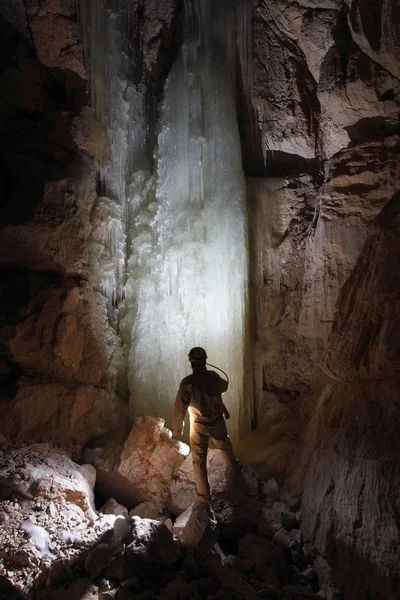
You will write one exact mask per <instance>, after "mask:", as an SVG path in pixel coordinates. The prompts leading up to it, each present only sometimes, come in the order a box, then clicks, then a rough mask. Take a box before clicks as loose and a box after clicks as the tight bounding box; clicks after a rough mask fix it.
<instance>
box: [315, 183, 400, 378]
mask: <svg viewBox="0 0 400 600" xmlns="http://www.w3.org/2000/svg"><path fill="white" fill-rule="evenodd" d="M399 254H400V201H399V197H398V195H396V196H394V197H393V199H392V200H391V202H390V203H389V204H388V205H387V206H386V207H385V208H384V209H383V211H382V213H381V214H380V215H379V217H377V218H376V219H375V221H374V222H373V224H372V227H371V233H370V235H369V237H368V239H367V241H366V243H365V246H364V249H363V251H362V253H361V255H360V258H359V260H358V261H357V264H356V266H355V268H354V270H353V272H352V274H351V276H350V278H349V279H348V281H347V282H346V284H345V286H344V287H343V290H342V293H341V296H340V300H339V304H338V312H337V318H336V320H335V323H334V325H333V328H332V333H331V336H330V338H329V342H328V348H327V351H326V354H325V356H324V358H323V362H322V365H323V368H324V369H325V370H326V371H327V372H328V373H329V374H331V375H332V376H334V377H335V378H336V379H340V380H342V381H343V380H345V381H357V380H360V379H361V380H363V379H378V378H379V379H392V378H396V377H399V376H400V359H399V356H400V353H399V349H400V331H399V320H398V314H399V313H400V294H399V285H398V284H399V281H400V266H399V261H398V260H393V259H394V257H396V256H398V255H399Z"/></svg>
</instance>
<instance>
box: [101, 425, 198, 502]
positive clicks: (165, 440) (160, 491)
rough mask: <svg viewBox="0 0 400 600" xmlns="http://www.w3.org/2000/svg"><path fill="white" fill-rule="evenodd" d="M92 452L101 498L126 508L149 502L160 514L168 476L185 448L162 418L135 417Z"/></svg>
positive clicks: (179, 461)
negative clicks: (115, 501) (94, 457)
mask: <svg viewBox="0 0 400 600" xmlns="http://www.w3.org/2000/svg"><path fill="white" fill-rule="evenodd" d="M95 452H96V456H97V457H98V458H97V459H96V460H95V463H94V464H95V467H96V470H97V486H98V489H99V492H100V493H101V494H102V495H103V496H104V497H106V498H107V497H113V498H115V499H116V500H118V501H119V502H121V503H122V504H124V505H126V506H128V507H131V506H132V505H135V504H139V503H141V502H145V501H151V502H152V503H153V504H154V506H155V508H156V509H157V510H158V511H159V513H162V512H163V509H164V507H165V503H166V500H167V496H168V493H169V489H170V485H171V480H172V475H173V473H174V471H175V470H177V469H179V467H180V465H181V464H182V462H183V461H184V459H185V457H186V456H187V454H188V453H189V448H188V447H187V446H186V444H183V443H182V442H177V441H174V440H172V435H171V432H170V431H169V430H168V429H165V428H164V420H163V419H153V418H152V417H146V418H142V417H137V418H136V419H135V420H134V422H133V424H129V425H128V426H126V427H121V428H118V429H116V430H114V431H112V432H110V434H109V435H106V436H105V437H104V438H101V439H100V440H99V441H98V443H97V445H96V449H95Z"/></svg>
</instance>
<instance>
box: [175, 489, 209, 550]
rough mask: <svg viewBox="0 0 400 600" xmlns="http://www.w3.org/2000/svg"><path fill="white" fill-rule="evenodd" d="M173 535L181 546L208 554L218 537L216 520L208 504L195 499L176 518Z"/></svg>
mask: <svg viewBox="0 0 400 600" xmlns="http://www.w3.org/2000/svg"><path fill="white" fill-rule="evenodd" d="M173 535H174V538H175V539H177V540H178V541H179V542H180V543H181V544H182V545H183V546H188V547H192V548H197V549H198V550H200V551H201V552H202V553H203V554H208V552H209V551H210V550H211V548H212V547H213V546H214V544H215V543H216V541H217V537H218V529H217V521H216V519H215V515H214V514H213V511H212V509H211V508H210V506H208V504H206V503H205V502H201V501H199V500H197V501H196V502H195V503H194V504H193V505H192V506H190V507H189V508H188V509H186V510H185V512H183V513H182V514H181V515H179V517H178V518H177V519H176V521H175V523H174V528H173Z"/></svg>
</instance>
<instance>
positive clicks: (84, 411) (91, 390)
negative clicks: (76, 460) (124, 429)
mask: <svg viewBox="0 0 400 600" xmlns="http://www.w3.org/2000/svg"><path fill="white" fill-rule="evenodd" d="M118 422H119V411H118V410H117V407H116V400H115V397H114V396H113V395H112V394H110V393H109V392H107V391H106V390H103V389H101V388H97V387H94V386H90V385H76V384H70V385H68V384H60V383H44V384H41V383H39V382H35V381H32V380H29V379H26V378H21V379H20V380H18V391H17V393H16V396H15V397H14V398H13V399H12V400H11V401H10V402H8V403H6V404H0V430H1V431H2V433H3V435H4V436H5V437H6V438H7V439H10V440H13V441H15V442H22V441H24V440H32V441H38V442H44V441H48V442H50V441H51V442H53V443H54V444H60V445H62V446H64V447H69V448H71V449H73V450H74V451H79V449H81V448H82V446H83V445H85V444H86V443H87V442H88V441H89V440H90V439H92V438H93V437H96V436H99V435H102V434H104V432H105V431H107V429H108V428H109V427H110V426H111V424H114V425H116V424H117V423H118Z"/></svg>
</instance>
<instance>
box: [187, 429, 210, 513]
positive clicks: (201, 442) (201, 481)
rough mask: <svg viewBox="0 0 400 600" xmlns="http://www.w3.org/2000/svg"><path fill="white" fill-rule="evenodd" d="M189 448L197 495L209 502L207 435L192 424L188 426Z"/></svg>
mask: <svg viewBox="0 0 400 600" xmlns="http://www.w3.org/2000/svg"><path fill="white" fill-rule="evenodd" d="M190 449H191V451H192V460H193V472H194V478H195V481H196V491H197V496H198V498H199V500H202V501H203V502H206V503H207V504H211V495H210V484H209V483H208V477H207V450H208V435H205V434H204V433H202V432H201V431H199V430H198V429H196V427H195V425H194V424H193V425H191V427H190Z"/></svg>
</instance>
